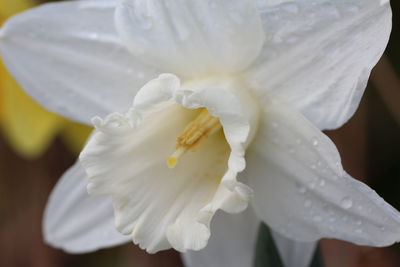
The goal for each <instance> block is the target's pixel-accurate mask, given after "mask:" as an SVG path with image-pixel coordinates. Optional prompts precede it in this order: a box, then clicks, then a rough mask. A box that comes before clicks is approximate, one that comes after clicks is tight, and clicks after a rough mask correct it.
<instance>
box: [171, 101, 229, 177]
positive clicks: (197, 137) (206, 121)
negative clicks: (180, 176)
mask: <svg viewBox="0 0 400 267" xmlns="http://www.w3.org/2000/svg"><path fill="white" fill-rule="evenodd" d="M221 128H222V125H221V123H220V122H219V119H218V118H216V117H214V116H212V115H211V114H210V113H208V111H207V109H205V108H203V109H202V111H201V112H200V114H199V115H198V116H197V117H196V118H195V119H194V120H193V121H191V122H190V123H189V124H188V125H187V126H186V127H185V129H184V130H183V132H182V133H181V135H180V136H179V137H178V138H177V145H176V150H175V152H174V153H172V154H171V156H169V157H168V158H167V164H168V167H169V168H170V169H172V168H174V167H175V166H176V164H177V163H178V159H179V158H180V157H181V156H182V155H183V154H185V153H186V152H187V151H188V150H190V151H195V150H196V148H198V147H199V145H200V144H201V143H202V142H203V141H204V140H205V139H206V138H207V137H208V136H210V135H212V134H214V133H216V132H217V131H219V130H220V129H221Z"/></svg>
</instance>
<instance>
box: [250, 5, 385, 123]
mask: <svg viewBox="0 0 400 267" xmlns="http://www.w3.org/2000/svg"><path fill="white" fill-rule="evenodd" d="M259 2H260V3H261V4H260V5H259V6H260V7H259V10H260V12H261V16H262V19H263V23H264V29H265V32H266V38H267V39H266V41H265V45H264V48H263V53H262V55H261V56H260V58H259V59H258V62H257V64H255V65H254V66H253V67H252V70H251V71H250V72H251V74H250V78H249V79H250V80H251V81H252V82H253V87H255V88H259V90H260V92H259V93H260V99H261V98H262V97H263V96H264V93H265V91H270V93H273V94H275V95H278V96H280V97H284V99H285V101H286V102H287V103H289V104H291V105H293V106H294V107H296V108H297V109H298V110H300V111H301V112H302V113H303V114H304V115H305V116H306V117H307V118H308V119H309V120H310V121H312V122H313V123H314V124H316V125H317V126H318V127H319V128H320V129H333V128H337V127H340V126H341V125H342V124H343V123H345V122H346V121H347V120H348V119H349V118H350V117H351V116H352V115H353V114H354V111H355V110H356V109H357V107H358V104H359V101H360V98H361V96H362V94H363V92H364V89H365V87H366V83H367V80H368V78H369V75H370V71H371V68H372V67H373V66H374V65H375V64H376V62H377V61H378V59H379V58H380V56H381V54H382V52H383V50H384V49H385V47H386V44H387V41H388V38H389V33H390V30H391V10H390V6H389V3H388V1H378V0H338V1H326V0H317V1H309V0H300V1H284V3H282V4H279V5H278V4H275V5H268V4H270V3H271V2H270V1H267V0H260V1H259ZM275 2H276V1H275ZM281 2H282V1H281ZM272 3H273V2H272Z"/></svg>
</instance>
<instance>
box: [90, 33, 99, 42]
mask: <svg viewBox="0 0 400 267" xmlns="http://www.w3.org/2000/svg"><path fill="white" fill-rule="evenodd" d="M88 37H89V39H92V40H97V39H98V38H99V35H98V34H97V33H95V32H94V33H90V34H89V35H88Z"/></svg>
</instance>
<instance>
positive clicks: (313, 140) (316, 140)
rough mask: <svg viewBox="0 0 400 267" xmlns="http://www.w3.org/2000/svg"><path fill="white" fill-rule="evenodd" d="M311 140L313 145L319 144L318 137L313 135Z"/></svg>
mask: <svg viewBox="0 0 400 267" xmlns="http://www.w3.org/2000/svg"><path fill="white" fill-rule="evenodd" d="M311 142H312V145H313V146H318V144H319V142H318V139H317V138H316V137H314V138H313V139H312V141H311Z"/></svg>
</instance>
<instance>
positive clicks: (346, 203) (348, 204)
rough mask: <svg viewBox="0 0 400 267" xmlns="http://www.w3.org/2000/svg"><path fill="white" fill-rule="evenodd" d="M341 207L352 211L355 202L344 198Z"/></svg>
mask: <svg viewBox="0 0 400 267" xmlns="http://www.w3.org/2000/svg"><path fill="white" fill-rule="evenodd" d="M340 206H342V208H344V209H350V208H351V207H352V206H353V200H351V198H349V197H344V198H343V199H342V201H340Z"/></svg>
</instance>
